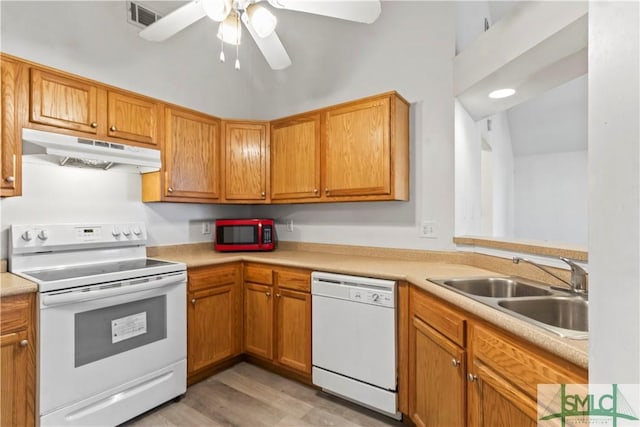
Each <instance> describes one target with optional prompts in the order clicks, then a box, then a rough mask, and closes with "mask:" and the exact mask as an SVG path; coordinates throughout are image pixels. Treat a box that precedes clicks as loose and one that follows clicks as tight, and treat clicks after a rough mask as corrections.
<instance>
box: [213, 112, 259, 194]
mask: <svg viewBox="0 0 640 427" xmlns="http://www.w3.org/2000/svg"><path fill="white" fill-rule="evenodd" d="M223 126H224V153H225V158H224V170H225V172H224V198H225V199H226V200H227V201H230V202H234V203H262V202H267V201H268V198H267V195H268V191H269V189H268V188H267V184H268V176H269V175H268V174H269V170H268V164H269V163H268V143H267V141H268V126H267V124H265V123H258V122H224V124H223Z"/></svg>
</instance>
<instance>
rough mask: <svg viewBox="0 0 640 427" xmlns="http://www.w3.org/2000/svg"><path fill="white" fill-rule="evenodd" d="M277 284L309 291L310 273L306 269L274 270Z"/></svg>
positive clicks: (282, 286)
mask: <svg viewBox="0 0 640 427" xmlns="http://www.w3.org/2000/svg"><path fill="white" fill-rule="evenodd" d="M276 274H277V277H278V286H279V287H281V288H288V289H295V290H299V291H304V292H311V273H309V272H308V271H293V270H276Z"/></svg>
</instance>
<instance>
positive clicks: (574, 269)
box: [513, 256, 588, 296]
mask: <svg viewBox="0 0 640 427" xmlns="http://www.w3.org/2000/svg"><path fill="white" fill-rule="evenodd" d="M560 260H562V261H564V262H566V263H567V264H569V267H571V282H567V281H566V280H564V279H563V278H562V277H560V276H557V275H556V274H555V273H553V272H552V271H551V270H548V269H547V268H545V267H543V266H542V265H540V264H538V263H536V262H534V261H531V260H528V259H526V258H521V257H517V256H514V257H513V263H514V264H519V263H520V261H522V262H526V263H529V264H531V265H533V266H535V267H538V268H539V269H540V270H542V271H544V272H546V273H549V274H550V275H552V276H553V277H555V278H556V279H558V280H560V281H561V282H563V283H566V284H567V285H569V287H570V288H571V289H570V290H571V292H572V293H574V294H579V295H584V296H586V295H587V294H588V289H587V274H588V273H587V272H586V271H585V270H584V269H583V268H582V267H580V266H579V265H578V264H576V263H575V262H573V261H572V260H570V259H569V258H565V257H560ZM552 288H554V289H562V290H567V289H564V288H555V287H553V286H552Z"/></svg>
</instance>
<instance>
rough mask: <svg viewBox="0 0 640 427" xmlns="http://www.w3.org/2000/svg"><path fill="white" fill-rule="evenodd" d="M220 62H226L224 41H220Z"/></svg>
mask: <svg viewBox="0 0 640 427" xmlns="http://www.w3.org/2000/svg"><path fill="white" fill-rule="evenodd" d="M220 62H224V41H222V40H220Z"/></svg>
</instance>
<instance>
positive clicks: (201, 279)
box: [187, 265, 240, 292]
mask: <svg viewBox="0 0 640 427" xmlns="http://www.w3.org/2000/svg"><path fill="white" fill-rule="evenodd" d="M187 274H188V277H189V291H191V292H193V291H196V290H199V289H205V288H211V287H217V286H223V285H231V284H234V283H237V282H238V280H239V278H240V268H239V265H225V266H218V267H203V268H197V269H194V270H191V269H190V270H189V271H188V273H187Z"/></svg>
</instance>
